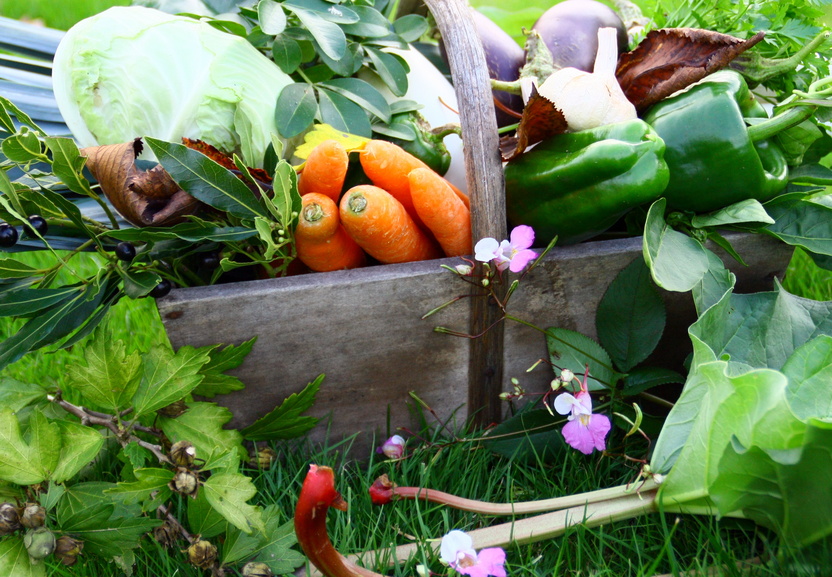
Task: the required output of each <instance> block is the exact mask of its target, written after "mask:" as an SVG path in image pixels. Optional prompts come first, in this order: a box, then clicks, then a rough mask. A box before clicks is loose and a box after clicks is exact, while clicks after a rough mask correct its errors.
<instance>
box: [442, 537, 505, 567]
mask: <svg viewBox="0 0 832 577" xmlns="http://www.w3.org/2000/svg"><path fill="white" fill-rule="evenodd" d="M439 557H440V558H441V559H442V561H444V562H445V563H447V564H448V565H450V566H451V567H453V569H455V570H456V572H457V573H460V574H462V575H470V576H471V577H488V576H489V575H490V576H492V577H506V569H505V567H504V565H505V562H506V552H505V551H503V550H502V549H501V548H499V547H489V548H487V549H483V550H481V551H480V552H479V553H477V552H476V551H475V550H474V540H473V539H471V536H470V535H468V533H465V532H464V531H459V530H458V529H454V530H453V531H451V532H450V533H448V534H447V535H445V536H444V537H442V543H441V544H440V546H439Z"/></svg>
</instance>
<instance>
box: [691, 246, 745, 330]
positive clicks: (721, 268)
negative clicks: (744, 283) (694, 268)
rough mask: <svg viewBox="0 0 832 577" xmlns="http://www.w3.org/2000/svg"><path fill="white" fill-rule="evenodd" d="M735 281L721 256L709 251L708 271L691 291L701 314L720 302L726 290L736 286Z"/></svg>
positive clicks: (697, 310)
mask: <svg viewBox="0 0 832 577" xmlns="http://www.w3.org/2000/svg"><path fill="white" fill-rule="evenodd" d="M735 283H736V276H735V275H734V273H732V272H731V271H730V270H728V269H727V268H726V267H725V263H723V262H722V259H721V258H719V257H718V256H717V255H715V254H714V253H713V252H711V251H708V272H706V273H705V274H704V276H703V277H702V279H701V280H700V281H699V282H698V283H697V284H696V285H695V286H694V287H693V289H692V291H691V294H692V295H693V302H694V304H695V305H696V312H697V313H698V314H699V315H701V314H702V313H703V312H705V310H707V309H708V308H709V307H710V306H711V305H714V304H716V303H717V302H719V300H720V299H722V297H723V296H724V295H725V293H726V292H728V291H730V290H731V289H733V288H734V284H735Z"/></svg>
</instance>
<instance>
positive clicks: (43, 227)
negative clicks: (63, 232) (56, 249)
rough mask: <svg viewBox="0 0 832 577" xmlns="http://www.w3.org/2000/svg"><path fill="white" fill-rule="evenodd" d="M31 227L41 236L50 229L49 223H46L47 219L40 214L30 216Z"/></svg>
mask: <svg viewBox="0 0 832 577" xmlns="http://www.w3.org/2000/svg"><path fill="white" fill-rule="evenodd" d="M29 227H30V228H32V229H33V230H35V231H37V233H38V234H39V235H41V236H44V235H46V231H47V230H49V225H47V224H46V219H45V218H43V217H42V216H40V215H39V214H33V215H32V216H30V217H29Z"/></svg>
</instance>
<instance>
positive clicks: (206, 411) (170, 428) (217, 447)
mask: <svg viewBox="0 0 832 577" xmlns="http://www.w3.org/2000/svg"><path fill="white" fill-rule="evenodd" d="M187 406H188V410H187V411H186V412H185V413H184V414H183V415H180V416H178V417H176V418H175V419H171V418H170V417H162V416H160V417H159V420H158V423H157V426H158V427H159V428H160V429H162V431H163V432H164V433H165V435H167V437H168V439H170V441H171V443H175V442H177V441H190V442H191V443H193V445H194V447H196V456H197V458H204V456H205V455H210V454H219V453H222V452H228V451H231V452H235V453H236V454H237V456H238V459H240V460H242V459H245V458H246V457H247V453H246V450H245V448H244V447H243V445H242V440H243V436H242V435H241V434H240V432H239V431H237V430H236V429H224V428H223V425H225V424H226V423H227V422H228V421H230V420H231V416H232V415H231V411H229V410H228V409H227V408H225V407H220V406H219V405H217V404H215V403H198V402H195V403H187Z"/></svg>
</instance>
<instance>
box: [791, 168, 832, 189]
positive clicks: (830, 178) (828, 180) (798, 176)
mask: <svg viewBox="0 0 832 577" xmlns="http://www.w3.org/2000/svg"><path fill="white" fill-rule="evenodd" d="M789 182H793V183H797V184H822V185H824V186H830V185H832V169H829V168H827V167H825V166H823V165H822V164H803V165H801V166H798V167H795V168H794V169H792V168H791V167H790V168H789Z"/></svg>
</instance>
